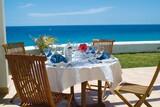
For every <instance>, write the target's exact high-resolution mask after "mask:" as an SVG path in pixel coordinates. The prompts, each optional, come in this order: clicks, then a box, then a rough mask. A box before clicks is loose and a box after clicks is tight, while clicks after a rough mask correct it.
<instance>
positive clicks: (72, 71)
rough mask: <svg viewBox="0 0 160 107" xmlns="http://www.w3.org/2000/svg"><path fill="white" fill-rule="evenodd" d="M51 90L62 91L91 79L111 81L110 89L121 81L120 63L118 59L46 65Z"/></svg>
mask: <svg viewBox="0 0 160 107" xmlns="http://www.w3.org/2000/svg"><path fill="white" fill-rule="evenodd" d="M46 67H47V74H48V78H49V83H50V87H51V90H52V91H57V92H62V91H63V90H65V89H66V88H69V87H71V86H73V85H76V84H79V83H82V82H84V81H91V80H103V81H108V82H111V83H112V85H111V91H112V90H113V89H114V88H115V87H116V86H117V85H118V84H119V83H120V82H121V81H122V78H121V74H122V72H121V65H120V63H119V61H118V59H116V60H115V59H114V61H113V60H112V61H111V60H110V61H109V60H108V61H107V60H106V61H104V62H103V63H98V64H91V63H86V62H82V63H79V64H77V65H76V64H75V65H74V66H72V67H71V66H67V67H66V66H56V67H53V66H51V65H46Z"/></svg>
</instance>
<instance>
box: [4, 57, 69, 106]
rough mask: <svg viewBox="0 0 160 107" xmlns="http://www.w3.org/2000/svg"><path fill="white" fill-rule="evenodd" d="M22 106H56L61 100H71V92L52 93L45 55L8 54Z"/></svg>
mask: <svg viewBox="0 0 160 107" xmlns="http://www.w3.org/2000/svg"><path fill="white" fill-rule="evenodd" d="M6 58H7V60H8V65H9V68H10V71H11V74H12V77H13V82H14V84H15V87H16V89H17V93H18V95H19V96H20V99H21V106H22V107H28V106H29V107H30V106H33V107H35V106H37V107H39V106H42V107H56V104H58V103H59V102H60V100H62V99H63V98H64V99H67V100H68V101H69V103H68V105H67V107H70V102H71V99H72V95H71V94H62V93H56V92H53V93H51V89H50V85H49V81H48V77H47V72H46V67H45V61H46V60H47V59H46V57H44V56H31V55H6Z"/></svg>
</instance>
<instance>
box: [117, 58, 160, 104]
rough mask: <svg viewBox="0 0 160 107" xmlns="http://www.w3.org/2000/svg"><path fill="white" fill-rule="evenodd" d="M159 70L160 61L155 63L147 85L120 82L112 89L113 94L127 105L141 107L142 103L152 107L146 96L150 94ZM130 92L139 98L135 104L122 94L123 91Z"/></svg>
mask: <svg viewBox="0 0 160 107" xmlns="http://www.w3.org/2000/svg"><path fill="white" fill-rule="evenodd" d="M159 72H160V61H159V63H158V65H157V69H156V71H155V73H154V75H153V78H152V80H151V82H150V84H149V85H148V86H143V85H138V84H132V83H122V84H120V85H119V86H117V87H116V88H115V90H114V92H115V94H117V96H119V98H121V99H122V100H123V102H124V103H126V104H127V105H128V106H129V107H141V105H142V104H143V103H144V104H145V105H146V106H147V107H152V105H150V104H149V103H148V102H147V100H146V98H147V97H149V96H150V94H151V91H152V88H153V85H154V83H155V81H156V79H157V77H158V74H159ZM124 92H125V93H131V94H134V95H135V96H137V97H138V98H139V100H138V101H137V102H136V103H135V105H131V104H130V102H129V101H127V99H126V98H125V97H124V96H123V95H122V94H123V93H124Z"/></svg>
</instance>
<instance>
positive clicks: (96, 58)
mask: <svg viewBox="0 0 160 107" xmlns="http://www.w3.org/2000/svg"><path fill="white" fill-rule="evenodd" d="M44 53H45V55H46V57H47V59H48V60H47V62H46V64H47V65H50V66H54V67H75V66H76V67H77V66H89V65H90V64H101V63H111V62H115V61H116V60H117V58H115V57H114V56H113V55H110V54H109V53H108V52H107V51H98V49H96V48H95V47H94V46H87V44H79V45H78V46H75V47H72V46H71V44H67V45H66V46H65V47H64V52H59V51H56V52H53V51H52V50H51V49H50V48H48V49H45V50H44ZM62 53H63V54H62Z"/></svg>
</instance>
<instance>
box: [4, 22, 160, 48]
mask: <svg viewBox="0 0 160 107" xmlns="http://www.w3.org/2000/svg"><path fill="white" fill-rule="evenodd" d="M6 30H7V42H8V43H9V42H19V41H22V42H24V43H25V45H26V46H30V45H34V42H33V41H32V39H31V38H30V37H31V36H32V37H38V36H39V35H44V34H45V35H52V36H54V37H56V39H57V44H63V43H67V42H72V43H83V42H88V43H90V42H91V41H92V39H97V38H98V39H112V40H115V41H154V40H160V25H79V26H78V25H73V26H24V27H22V26H21V27H7V28H6Z"/></svg>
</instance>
